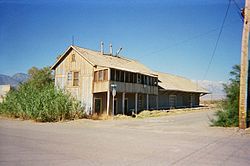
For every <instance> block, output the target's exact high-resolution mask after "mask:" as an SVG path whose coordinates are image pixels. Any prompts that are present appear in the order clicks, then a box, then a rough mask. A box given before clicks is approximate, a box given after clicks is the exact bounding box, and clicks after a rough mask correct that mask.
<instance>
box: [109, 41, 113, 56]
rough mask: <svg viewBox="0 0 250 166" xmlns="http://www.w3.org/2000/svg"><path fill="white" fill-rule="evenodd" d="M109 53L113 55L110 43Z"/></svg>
mask: <svg viewBox="0 0 250 166" xmlns="http://www.w3.org/2000/svg"><path fill="white" fill-rule="evenodd" d="M109 53H110V55H112V54H113V48H112V44H110V45H109Z"/></svg>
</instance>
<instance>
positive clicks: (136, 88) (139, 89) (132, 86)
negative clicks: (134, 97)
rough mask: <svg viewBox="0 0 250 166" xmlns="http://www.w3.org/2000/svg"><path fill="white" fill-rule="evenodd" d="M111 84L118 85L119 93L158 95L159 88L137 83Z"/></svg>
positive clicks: (114, 82)
mask: <svg viewBox="0 0 250 166" xmlns="http://www.w3.org/2000/svg"><path fill="white" fill-rule="evenodd" d="M110 84H116V85H117V86H116V91H117V92H126V93H143V94H155V95H157V94H158V87H157V86H149V85H142V84H137V83H124V82H116V81H110Z"/></svg>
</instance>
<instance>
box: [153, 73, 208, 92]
mask: <svg viewBox="0 0 250 166" xmlns="http://www.w3.org/2000/svg"><path fill="white" fill-rule="evenodd" d="M156 73H157V75H158V79H159V82H158V85H159V86H160V87H161V88H163V89H164V90H170V91H180V92H194V93H203V94H207V93H209V92H208V91H207V90H205V89H203V88H201V87H200V86H198V84H195V83H194V82H192V81H191V80H189V79H187V78H184V77H180V76H176V75H172V74H167V73H161V72H156Z"/></svg>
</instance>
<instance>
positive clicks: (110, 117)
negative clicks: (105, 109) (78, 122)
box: [89, 114, 112, 120]
mask: <svg viewBox="0 0 250 166" xmlns="http://www.w3.org/2000/svg"><path fill="white" fill-rule="evenodd" d="M89 119H92V120H109V119H112V116H109V115H106V114H101V115H98V114H93V115H92V116H90V117H89Z"/></svg>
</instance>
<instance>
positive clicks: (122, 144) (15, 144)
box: [0, 111, 250, 166]
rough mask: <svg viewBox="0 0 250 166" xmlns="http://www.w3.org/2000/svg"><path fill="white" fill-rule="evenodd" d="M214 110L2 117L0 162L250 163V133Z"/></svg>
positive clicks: (89, 163) (96, 163) (25, 163)
mask: <svg viewBox="0 0 250 166" xmlns="http://www.w3.org/2000/svg"><path fill="white" fill-rule="evenodd" d="M212 114H213V112H212V111H202V112H193V113H186V114H179V115H171V116H167V117H161V118H151V119H144V120H114V121H91V120H77V121H73V122H64V123H34V122H31V121H18V120H4V119H1V120H0V165H1V166H5V165H11V166H12V165H18V166H20V165H21V166H22V165H24V166H28V165H39V166H40V165H41V166H45V165H46V166H47V165H63V166H64V165H65V166H66V165H68V166H71V165H136V166H137V165H192V166H193V165H199V166H200V165H227V166H228V165H246V166H249V165H250V135H249V134H245V133H244V132H239V131H237V129H235V128H230V129H225V128H215V127H209V120H208V117H211V116H212Z"/></svg>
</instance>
